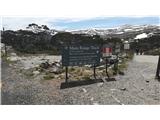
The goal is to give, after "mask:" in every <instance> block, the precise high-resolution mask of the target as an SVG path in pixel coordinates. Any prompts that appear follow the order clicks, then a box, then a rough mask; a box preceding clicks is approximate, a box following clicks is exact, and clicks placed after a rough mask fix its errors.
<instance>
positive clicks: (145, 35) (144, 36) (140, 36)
mask: <svg viewBox="0 0 160 120" xmlns="http://www.w3.org/2000/svg"><path fill="white" fill-rule="evenodd" d="M147 37H148V35H147V34H146V33H142V34H139V35H137V36H136V37H135V38H134V39H142V38H147Z"/></svg>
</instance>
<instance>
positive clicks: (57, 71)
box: [48, 66, 62, 74]
mask: <svg viewBox="0 0 160 120" xmlns="http://www.w3.org/2000/svg"><path fill="white" fill-rule="evenodd" d="M48 70H49V72H50V73H55V74H60V73H62V69H61V68H60V67H57V66H54V67H50V68H49V69H48Z"/></svg>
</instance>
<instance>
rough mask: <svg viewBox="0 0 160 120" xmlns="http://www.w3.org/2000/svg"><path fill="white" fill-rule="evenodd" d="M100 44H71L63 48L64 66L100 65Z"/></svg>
mask: <svg viewBox="0 0 160 120" xmlns="http://www.w3.org/2000/svg"><path fill="white" fill-rule="evenodd" d="M100 56H101V54H100V46H98V45H97V46H96V45H90V46H89V45H85V46H84V45H83V46H82V45H70V46H64V47H63V49H62V65H63V66H82V65H98V64H99V63H100Z"/></svg>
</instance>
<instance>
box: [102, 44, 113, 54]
mask: <svg viewBox="0 0 160 120" xmlns="http://www.w3.org/2000/svg"><path fill="white" fill-rule="evenodd" d="M102 56H103V57H109V56H112V48H111V47H110V46H109V45H107V44H105V45H103V47H102Z"/></svg>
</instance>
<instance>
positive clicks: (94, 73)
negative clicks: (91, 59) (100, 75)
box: [93, 65, 96, 79]
mask: <svg viewBox="0 0 160 120" xmlns="http://www.w3.org/2000/svg"><path fill="white" fill-rule="evenodd" d="M93 76H94V79H96V66H95V65H94V67H93Z"/></svg>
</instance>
